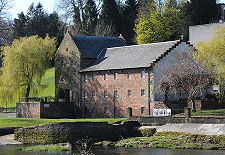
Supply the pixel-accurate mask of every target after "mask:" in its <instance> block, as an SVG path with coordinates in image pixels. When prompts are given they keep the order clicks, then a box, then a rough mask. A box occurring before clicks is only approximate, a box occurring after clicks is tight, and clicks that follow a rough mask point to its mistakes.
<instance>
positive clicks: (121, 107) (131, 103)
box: [81, 69, 149, 117]
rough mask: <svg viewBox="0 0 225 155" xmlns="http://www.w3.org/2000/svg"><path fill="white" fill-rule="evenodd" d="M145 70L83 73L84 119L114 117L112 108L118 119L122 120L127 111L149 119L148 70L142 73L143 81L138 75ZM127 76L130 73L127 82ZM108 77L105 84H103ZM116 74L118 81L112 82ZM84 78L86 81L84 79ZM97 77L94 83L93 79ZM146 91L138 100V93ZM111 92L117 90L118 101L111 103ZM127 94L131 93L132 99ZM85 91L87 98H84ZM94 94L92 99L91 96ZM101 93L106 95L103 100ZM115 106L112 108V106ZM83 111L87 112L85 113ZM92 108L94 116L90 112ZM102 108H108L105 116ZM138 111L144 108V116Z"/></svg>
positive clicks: (139, 94)
mask: <svg viewBox="0 0 225 155" xmlns="http://www.w3.org/2000/svg"><path fill="white" fill-rule="evenodd" d="M143 70H144V69H127V70H114V71H109V72H108V71H100V72H88V73H82V77H83V78H82V80H83V81H82V95H83V97H82V104H81V107H82V109H83V110H84V112H86V115H85V116H86V117H114V107H118V115H116V116H115V117H125V116H126V109H127V108H128V107H131V108H132V113H133V115H135V116H141V115H142V116H147V115H148V102H149V93H148V89H149V88H148V86H149V84H148V81H149V78H148V72H149V71H148V70H145V78H141V71H143ZM128 72H131V78H130V79H128ZM106 73H107V75H108V80H104V75H105V74H106ZM115 73H118V78H117V79H114V74H115ZM85 74H87V81H85V80H84V75H85ZM93 74H95V75H96V80H95V81H93V79H92V76H93ZM142 89H144V90H145V96H141V90H142ZM114 90H117V93H118V97H117V98H116V99H115V100H114V99H113V96H114ZM128 90H131V96H130V97H128ZM84 91H86V92H87V94H88V97H87V98H84ZM93 91H95V96H96V97H95V98H93V97H92V92H93ZM104 91H107V93H108V97H107V98H106V97H104ZM114 105H115V106H114ZM85 107H86V109H85ZM93 107H95V113H93V112H92V109H93ZM105 107H107V108H108V115H105ZM141 107H145V112H144V114H141Z"/></svg>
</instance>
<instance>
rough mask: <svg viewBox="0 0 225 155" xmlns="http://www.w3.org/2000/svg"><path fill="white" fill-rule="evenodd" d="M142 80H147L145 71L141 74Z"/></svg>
mask: <svg viewBox="0 0 225 155" xmlns="http://www.w3.org/2000/svg"><path fill="white" fill-rule="evenodd" d="M141 78H142V79H144V78H145V71H142V72H141Z"/></svg>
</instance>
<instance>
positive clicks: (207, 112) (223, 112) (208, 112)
mask: <svg viewBox="0 0 225 155" xmlns="http://www.w3.org/2000/svg"><path fill="white" fill-rule="evenodd" d="M192 114H204V115H225V109H217V110H200V111H197V112H192Z"/></svg>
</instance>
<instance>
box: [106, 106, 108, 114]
mask: <svg viewBox="0 0 225 155" xmlns="http://www.w3.org/2000/svg"><path fill="white" fill-rule="evenodd" d="M105 115H108V108H107V107H105Z"/></svg>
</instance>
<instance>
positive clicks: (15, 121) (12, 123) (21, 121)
mask: <svg viewBox="0 0 225 155" xmlns="http://www.w3.org/2000/svg"><path fill="white" fill-rule="evenodd" d="M120 121H127V118H115V119H113V118H89V119H32V118H9V117H0V128H7V127H28V126H34V125H39V124H48V123H57V122H108V123H114V122H120Z"/></svg>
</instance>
